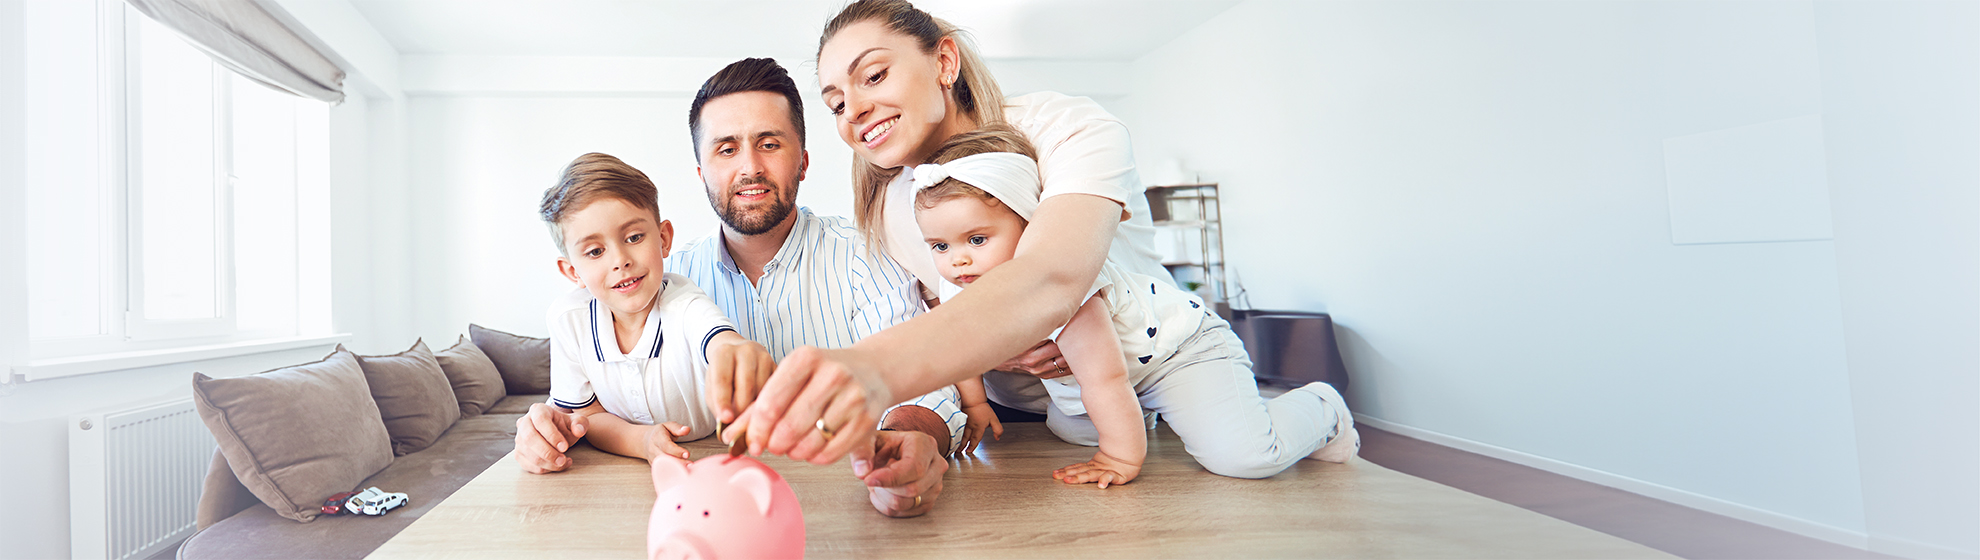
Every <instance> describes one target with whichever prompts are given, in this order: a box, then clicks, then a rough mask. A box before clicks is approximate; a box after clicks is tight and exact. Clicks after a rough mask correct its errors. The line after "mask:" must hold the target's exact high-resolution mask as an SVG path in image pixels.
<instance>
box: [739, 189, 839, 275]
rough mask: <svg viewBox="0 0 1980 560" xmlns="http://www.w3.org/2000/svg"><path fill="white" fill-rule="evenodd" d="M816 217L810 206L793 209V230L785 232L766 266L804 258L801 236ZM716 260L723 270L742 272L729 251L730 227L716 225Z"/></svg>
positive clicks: (788, 262)
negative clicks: (781, 241)
mask: <svg viewBox="0 0 1980 560" xmlns="http://www.w3.org/2000/svg"><path fill="white" fill-rule="evenodd" d="M814 219H816V218H815V217H814V216H812V214H811V209H810V208H806V207H803V206H799V207H797V209H796V210H792V211H791V231H790V232H788V233H786V234H784V242H783V244H781V245H778V246H777V254H775V255H771V256H770V262H766V263H764V266H766V267H767V266H769V265H772V264H790V263H793V262H794V261H796V260H797V259H800V258H803V252H802V251H803V250H804V249H803V245H804V243H802V242H800V236H801V235H803V232H804V229H805V227H806V226H808V225H810V224H811V221H812V220H814ZM715 261H716V262H718V263H721V265H722V270H726V271H728V272H729V273H730V274H742V267H740V266H736V258H735V256H734V255H731V254H730V253H729V228H727V227H724V226H716V227H715Z"/></svg>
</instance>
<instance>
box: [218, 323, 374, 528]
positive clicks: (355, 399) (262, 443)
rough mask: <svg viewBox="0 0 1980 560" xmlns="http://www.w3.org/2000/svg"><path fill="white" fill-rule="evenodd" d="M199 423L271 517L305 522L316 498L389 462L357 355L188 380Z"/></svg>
mask: <svg viewBox="0 0 1980 560" xmlns="http://www.w3.org/2000/svg"><path fill="white" fill-rule="evenodd" d="M193 400H194V402H195V403H196V405H195V406H197V408H198V409H199V418H200V420H203V421H205V422H206V429H208V430H211V431H212V432H213V438H214V439H215V440H217V441H218V442H219V444H220V454H221V455H224V456H226V457H227V466H228V467H229V468H231V469H233V471H234V476H235V477H236V478H239V479H240V481H241V484H242V485H244V486H247V488H248V491H249V492H252V493H254V496H255V497H256V498H260V499H261V503H264V504H268V507H270V508H273V509H274V510H275V513H277V514H279V515H281V516H282V517H287V518H289V519H294V520H296V521H309V520H312V519H315V518H316V515H317V514H318V513H321V512H322V509H321V508H322V506H323V500H324V499H325V498H329V497H330V495H331V494H336V493H338V492H348V491H350V490H351V489H352V488H354V487H356V486H357V485H358V483H359V482H363V481H364V479H365V478H368V477H370V476H371V475H373V474H376V473H377V472H378V471H380V470H383V469H384V468H385V466H386V465H390V464H392V440H391V437H390V436H387V435H386V433H385V423H384V422H383V421H382V420H380V419H379V416H378V405H377V404H375V403H373V402H372V400H371V389H370V387H369V385H367V384H366V383H365V381H364V370H363V369H361V368H360V367H359V366H358V360H357V356H356V355H354V354H351V353H350V351H347V350H344V349H343V347H341V346H340V347H338V348H337V351H336V352H333V353H331V354H330V355H329V356H328V357H325V358H324V359H323V360H322V361H318V362H312V363H307V364H303V365H299V366H289V367H285V368H281V369H276V370H270V371H265V372H262V373H259V374H255V375H249V376H245V377H230V378H226V379H214V378H212V377H208V376H207V375H206V374H203V373H195V374H193Z"/></svg>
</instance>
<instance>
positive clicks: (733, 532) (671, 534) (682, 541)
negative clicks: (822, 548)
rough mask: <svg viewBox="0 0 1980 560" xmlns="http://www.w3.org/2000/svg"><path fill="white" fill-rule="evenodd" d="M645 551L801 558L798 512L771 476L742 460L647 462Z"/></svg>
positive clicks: (711, 557)
mask: <svg viewBox="0 0 1980 560" xmlns="http://www.w3.org/2000/svg"><path fill="white" fill-rule="evenodd" d="M653 488H654V490H656V491H658V492H659V494H660V497H659V499H657V500H655V501H654V502H653V517H652V519H651V520H649V521H648V524H647V529H646V554H647V557H649V558H653V559H654V560H659V559H663V558H664V559H676V558H680V559H701V560H718V559H722V558H732V559H733V558H803V557H804V510H803V509H801V508H799V507H798V501H797V493H796V492H792V491H791V485H790V484H789V483H786V482H784V477H781V476H778V475H777V471H774V470H770V467H769V466H767V465H764V464H763V463H762V462H761V461H757V460H756V459H753V458H750V457H748V456H740V457H730V456H729V455H727V454H719V455H715V456H711V457H707V458H704V459H702V460H700V461H695V462H693V463H685V462H681V461H673V460H666V459H661V460H657V461H654V462H653Z"/></svg>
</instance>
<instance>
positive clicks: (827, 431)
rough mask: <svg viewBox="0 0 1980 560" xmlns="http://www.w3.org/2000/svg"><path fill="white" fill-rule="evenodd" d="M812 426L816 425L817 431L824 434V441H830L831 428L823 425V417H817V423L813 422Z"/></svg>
mask: <svg viewBox="0 0 1980 560" xmlns="http://www.w3.org/2000/svg"><path fill="white" fill-rule="evenodd" d="M813 426H817V427H818V433H821V434H825V441H828V442H829V441H832V429H831V428H827V427H825V419H824V418H819V419H818V423H816V424H813Z"/></svg>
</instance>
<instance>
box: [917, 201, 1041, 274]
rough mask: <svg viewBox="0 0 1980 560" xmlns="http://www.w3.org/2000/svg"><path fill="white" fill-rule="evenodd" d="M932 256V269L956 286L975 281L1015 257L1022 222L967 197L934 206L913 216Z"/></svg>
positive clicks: (1014, 215) (994, 205) (1002, 208)
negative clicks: (919, 226)
mask: <svg viewBox="0 0 1980 560" xmlns="http://www.w3.org/2000/svg"><path fill="white" fill-rule="evenodd" d="M914 218H915V221H917V222H920V223H921V235H922V237H924V238H925V239H926V240H927V241H928V250H929V251H930V252H932V253H933V254H934V256H935V268H936V269H937V270H940V271H941V272H942V277H943V278H947V279H949V282H950V283H953V284H955V285H957V286H963V287H968V286H969V285H970V284H971V283H974V282H976V279H977V278H978V277H980V276H982V275H983V273H985V272H989V271H990V269H992V268H996V267H997V265H1000V264H1004V261H1008V260H1011V255H1014V254H1017V244H1018V237H1020V236H1023V235H1024V219H1023V218H1019V217H1018V215H1017V213H1016V212H1012V211H1011V210H1010V208H1006V207H1005V206H1004V205H1003V204H997V203H993V202H988V201H984V200H980V199H977V198H975V197H969V196H958V197H954V198H950V199H948V200H944V201H942V202H940V203H937V204H936V205H935V207H934V208H927V209H921V210H919V211H917V212H915V214H914Z"/></svg>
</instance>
